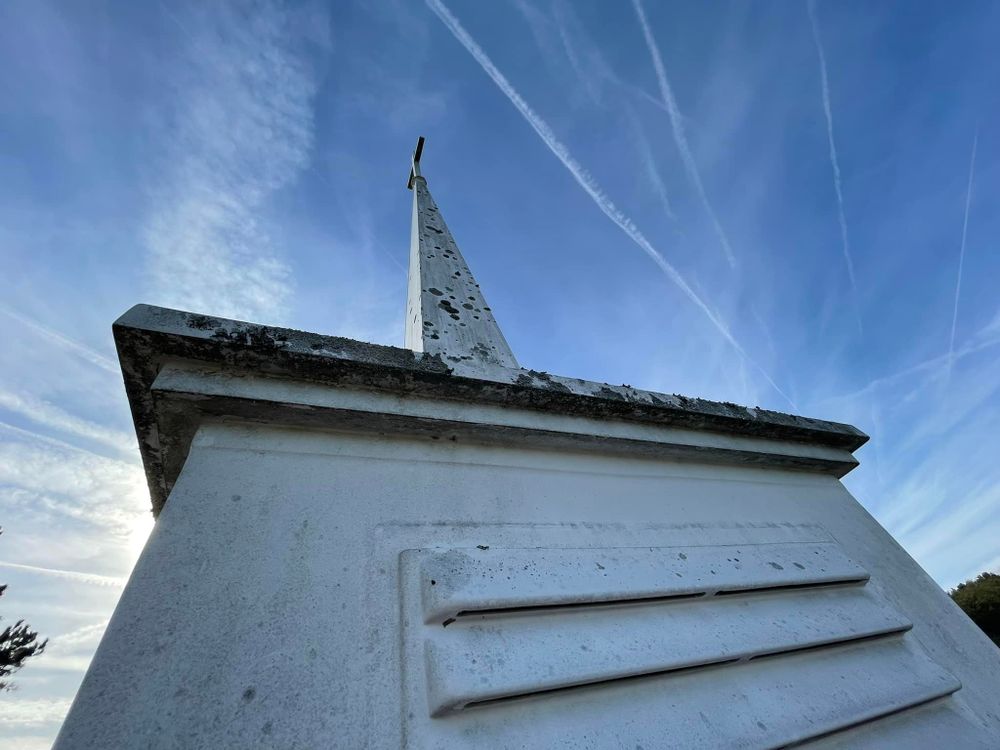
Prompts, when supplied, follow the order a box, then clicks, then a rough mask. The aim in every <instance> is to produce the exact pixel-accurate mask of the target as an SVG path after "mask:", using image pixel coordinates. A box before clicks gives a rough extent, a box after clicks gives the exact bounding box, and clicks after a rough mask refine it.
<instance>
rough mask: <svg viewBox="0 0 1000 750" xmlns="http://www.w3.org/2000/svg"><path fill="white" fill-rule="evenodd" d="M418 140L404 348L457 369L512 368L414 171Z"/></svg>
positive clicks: (511, 356) (497, 330) (500, 336)
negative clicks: (434, 355) (437, 356)
mask: <svg viewBox="0 0 1000 750" xmlns="http://www.w3.org/2000/svg"><path fill="white" fill-rule="evenodd" d="M423 146H424V139H423V137H421V138H420V139H419V140H418V141H417V148H416V150H415V151H414V152H413V162H412V167H411V169H410V179H409V180H408V182H407V187H409V188H410V189H411V190H412V191H413V224H412V230H411V234H410V277H409V290H408V294H407V303H406V347H407V348H408V349H412V350H414V351H418V352H420V351H423V352H429V353H432V354H440V355H441V356H442V358H443V359H444V360H445V362H447V363H448V365H449V366H451V367H452V368H453V369H455V370H457V371H459V372H463V371H464V372H467V373H470V374H475V373H476V372H483V371H485V370H488V369H490V368H491V367H497V366H500V367H515V368H516V367H518V364H517V360H516V359H515V358H514V353H513V352H512V351H511V350H510V347H509V346H508V345H507V340H506V339H504V337H503V334H502V333H501V332H500V327H499V326H498V325H497V322H496V320H494V319H493V313H492V312H491V310H490V308H489V306H488V305H487V303H486V298H485V297H484V296H483V293H482V292H481V291H480V289H479V284H477V283H476V279H475V277H473V275H472V272H471V271H470V270H469V267H468V265H466V263H465V258H463V257H462V253H461V252H460V251H459V249H458V245H457V244H455V240H454V239H453V238H452V236H451V232H450V231H449V230H448V225H447V224H445V223H444V218H443V217H442V216H441V212H440V211H438V207H437V204H435V203H434V199H433V198H432V197H431V194H430V191H429V190H428V189H427V181H426V180H425V179H424V178H423V176H421V174H420V155H421V152H422V151H423Z"/></svg>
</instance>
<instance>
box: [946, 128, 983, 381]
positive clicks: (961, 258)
mask: <svg viewBox="0 0 1000 750" xmlns="http://www.w3.org/2000/svg"><path fill="white" fill-rule="evenodd" d="M978 146H979V127H978V126H977V127H976V135H975V136H974V137H973V139H972V156H971V157H970V158H969V184H968V186H967V187H966V189H965V217H964V218H963V219H962V244H961V245H960V246H959V250H958V279H957V280H956V281H955V307H954V309H953V310H952V313H951V338H950V339H949V340H948V374H949V375H950V374H951V363H952V361H953V359H954V357H955V327H956V325H957V324H958V298H959V296H960V295H961V293H962V266H964V265H965V238H966V235H967V234H968V230H969V206H970V204H971V203H972V180H973V178H974V176H975V174H976V148H977V147H978Z"/></svg>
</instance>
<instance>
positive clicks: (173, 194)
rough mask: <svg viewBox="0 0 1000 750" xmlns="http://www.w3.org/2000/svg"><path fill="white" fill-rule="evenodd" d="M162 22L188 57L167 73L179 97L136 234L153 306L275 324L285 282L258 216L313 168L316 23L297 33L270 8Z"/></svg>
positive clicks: (207, 12)
mask: <svg viewBox="0 0 1000 750" xmlns="http://www.w3.org/2000/svg"><path fill="white" fill-rule="evenodd" d="M167 15H168V17H169V18H171V19H172V20H174V22H175V23H176V24H177V26H178V27H179V28H180V29H181V30H182V31H183V32H184V34H185V35H186V39H185V42H184V43H185V45H186V51H187V54H186V55H185V57H184V59H183V60H182V61H181V62H180V63H179V64H177V65H175V66H174V67H173V68H172V69H171V71H170V80H169V86H170V88H171V89H172V90H174V91H175V93H176V96H175V98H174V100H173V102H172V103H171V105H170V106H169V107H168V108H167V111H166V112H165V113H164V116H165V118H166V120H167V122H168V125H167V127H165V128H164V135H165V136H166V145H165V147H164V150H163V151H164V152H163V154H162V163H163V169H162V172H161V173H160V174H159V175H158V176H157V178H156V183H157V187H155V188H153V189H152V190H151V191H150V193H151V194H150V205H151V208H150V212H149V216H148V217H147V219H146V222H145V227H144V237H145V244H146V248H147V250H148V253H149V260H148V262H149V276H150V281H151V287H152V292H153V294H154V300H155V301H156V302H157V303H160V304H166V305H170V306H174V307H181V308H186V309H194V310H199V311H204V312H211V313H215V314H219V315H226V316H231V317H236V318H243V319H249V320H257V319H267V320H275V319H281V318H283V317H284V316H285V314H286V312H287V306H288V302H289V299H290V297H291V294H292V291H293V286H294V285H293V279H292V273H291V270H290V267H289V265H288V264H287V262H286V261H285V260H284V258H283V253H281V252H280V251H279V250H278V249H277V248H275V247H274V245H273V243H272V241H271V239H270V237H269V235H268V232H267V230H266V228H265V227H264V225H263V222H262V221H261V218H260V217H261V214H262V213H263V212H264V210H265V209H266V206H267V203H268V201H269V199H270V198H271V197H272V196H273V195H274V194H275V193H276V192H277V191H279V190H281V189H282V188H284V187H286V186H288V185H290V184H291V183H292V182H294V180H295V179H296V178H297V177H298V175H299V174H300V173H301V172H302V170H303V169H304V168H305V167H306V166H307V165H308V164H309V161H310V153H311V149H312V145H313V138H314V116H313V98H314V97H315V95H316V92H317V89H318V86H319V73H318V72H317V71H316V70H314V69H313V68H314V66H313V64H312V62H311V60H310V58H309V57H308V56H307V55H306V54H305V52H304V48H308V47H309V42H310V41H312V42H314V46H315V43H316V42H317V41H318V43H319V44H320V45H322V44H324V43H325V41H324V39H323V37H322V29H323V28H324V23H323V19H322V18H321V19H319V23H317V24H313V25H311V28H303V26H304V25H303V24H300V23H296V18H295V16H294V12H293V11H289V10H286V9H285V8H283V7H282V6H280V5H278V4H276V3H271V2H263V3H256V4H247V7H243V8H239V7H223V6H218V5H204V6H200V7H198V6H195V9H194V10H192V11H191V12H190V13H188V14H187V15H185V16H184V17H183V18H182V17H181V16H180V15H177V14H174V13H172V12H169V11H168V12H167ZM317 29H318V30H319V32H320V36H319V37H318V38H317V37H316V34H317ZM303 32H306V33H307V34H312V35H313V37H314V38H313V39H310V38H309V37H308V35H307V36H306V38H305V39H303V38H302V34H303Z"/></svg>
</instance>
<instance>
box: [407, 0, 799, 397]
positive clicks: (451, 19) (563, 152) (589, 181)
mask: <svg viewBox="0 0 1000 750" xmlns="http://www.w3.org/2000/svg"><path fill="white" fill-rule="evenodd" d="M426 2H427V5H428V7H429V8H430V9H431V10H432V11H434V13H435V14H436V15H437V16H438V18H440V19H441V21H442V22H443V23H444V25H445V26H446V27H448V31H450V32H451V34H452V36H454V37H455V39H456V40H457V41H458V42H459V44H461V45H462V46H463V47H465V49H466V51H467V52H468V53H469V54H470V55H472V57H473V58H475V60H476V62H477V63H479V66H480V67H481V68H482V69H483V71H484V72H485V73H486V74H487V75H488V76H489V77H490V78H491V79H492V80H493V82H494V83H495V84H496V85H497V87H498V88H499V89H500V90H501V91H502V92H503V93H504V95H505V96H506V97H507V98H508V99H509V100H510V102H511V104H513V105H514V106H515V107H516V108H517V110H518V112H520V113H521V115H522V117H524V119H525V120H527V122H528V124H529V125H531V127H532V128H533V129H534V131H535V132H536V133H537V134H538V136H539V137H540V138H541V139H542V140H543V141H544V142H545V145H546V146H548V148H549V150H550V151H551V152H552V153H553V154H554V155H555V156H556V158H558V159H559V161H561V162H562V164H563V166H564V167H566V169H567V170H568V171H569V173H570V174H571V175H573V179H575V180H576V182H577V184H578V185H579V186H580V187H582V188H583V190H584V191H585V192H586V193H587V195H589V196H590V198H591V200H592V201H594V203H595V204H597V207H598V208H600V209H601V211H602V212H603V213H604V215H605V216H607V217H608V218H609V219H611V221H613V222H614V223H615V224H617V225H618V227H619V229H621V230H622V231H623V232H625V234H626V235H628V237H629V239H631V240H632V241H633V242H634V243H635V244H636V245H638V246H639V247H640V248H641V249H642V251H643V252H645V253H646V255H648V256H649V257H650V259H651V260H652V261H653V262H654V263H656V265H657V266H659V268H660V270H661V271H663V273H664V274H666V276H667V278H669V279H670V280H671V281H673V282H674V284H676V285H677V287H678V288H679V289H680V290H681V291H682V292H683V293H684V295H685V296H686V297H687V298H688V299H689V300H691V302H693V303H694V304H695V305H696V306H697V307H698V309H699V310H701V311H702V312H703V313H704V314H705V316H706V317H707V318H708V319H709V321H711V323H712V325H713V326H715V328H716V329H717V330H718V331H719V333H721V334H722V336H723V338H725V339H726V341H728V342H729V344H730V345H731V346H732V347H733V348H734V349H735V350H736V351H737V352H738V353H739V354H740V356H742V357H743V358H744V359H746V361H747V362H748V363H749V364H751V365H752V366H753V367H754V368H755V369H756V370H758V371H759V372H760V373H761V374H762V375H763V376H764V378H765V379H766V380H767V382H768V383H769V384H770V385H771V387H772V388H774V390H775V391H777V392H778V393H779V394H780V395H781V396H782V398H784V399H785V400H786V401H788V403H789V404H791V405H792V408H797V407H796V406H795V402H794V401H792V399H790V398H789V397H788V396H787V395H786V394H785V392H784V391H782V390H781V388H779V387H778V385H777V383H775V382H774V379H773V378H772V377H771V376H770V374H768V372H767V371H766V370H765V369H764V368H763V367H761V366H760V365H759V364H757V363H756V362H755V361H754V360H753V359H752V358H751V357H750V355H749V354H747V352H746V350H744V349H743V347H742V346H741V345H740V343H739V342H738V341H737V340H736V339H735V338H734V337H733V335H732V333H730V332H729V326H728V325H726V323H725V321H724V320H722V318H721V317H719V316H718V315H716V314H715V313H714V312H713V311H712V310H711V309H710V308H709V307H708V305H707V304H705V302H704V301H703V300H702V299H701V297H699V296H698V295H697V293H696V292H695V291H694V290H693V289H692V288H691V286H690V285H689V284H688V283H687V281H685V279H684V277H683V276H681V274H680V272H679V271H678V270H677V269H676V268H674V267H673V266H672V265H671V264H670V263H669V262H667V260H666V259H665V258H664V257H663V256H662V255H661V254H660V253H659V251H658V250H657V249H656V248H654V247H653V246H652V245H651V244H650V242H649V240H647V239H646V237H645V236H644V235H643V234H642V232H641V231H640V230H639V228H638V227H637V226H636V225H635V223H634V222H633V221H632V220H631V219H630V218H628V216H626V215H625V214H623V213H622V212H621V211H620V210H619V209H618V208H617V206H615V204H614V203H613V202H612V201H611V199H610V198H608V197H607V196H606V195H605V194H604V192H603V191H602V190H601V187H600V185H599V184H598V183H597V181H596V180H595V179H594V178H593V177H592V176H591V175H590V173H589V172H587V170H585V169H584V168H583V167H582V166H581V165H580V163H579V162H578V161H576V159H574V158H573V156H572V154H570V152H569V149H567V148H566V146H564V145H563V144H562V143H561V142H560V141H559V140H558V139H557V138H556V137H555V134H554V133H553V132H552V128H550V127H549V125H548V123H546V122H545V120H543V119H542V118H541V117H539V116H538V115H537V114H536V113H535V111H534V110H533V109H532V108H531V107H530V106H529V105H528V103H527V102H526V101H524V99H522V98H521V95H520V94H518V93H517V91H515V90H514V87H513V86H512V85H511V84H510V82H509V81H508V80H507V79H506V78H505V77H504V75H503V74H502V73H501V72H500V71H499V70H497V68H496V66H495V65H494V64H493V62H492V60H490V58H489V57H488V56H487V55H486V53H485V52H483V50H482V48H480V46H479V45H478V44H476V42H475V40H474V39H473V38H472V37H471V36H469V33H468V32H467V31H466V30H465V28H464V27H463V26H462V24H461V23H459V21H458V19H457V18H455V16H453V15H452V14H451V11H449V10H448V8H447V7H445V5H444V3H442V2H441V0H426Z"/></svg>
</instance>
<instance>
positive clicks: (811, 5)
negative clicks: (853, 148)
mask: <svg viewBox="0 0 1000 750" xmlns="http://www.w3.org/2000/svg"><path fill="white" fill-rule="evenodd" d="M806 7H807V8H808V10H809V25H810V26H811V27H812V35H813V41H814V42H816V52H817V54H818V55H819V76H820V83H821V89H822V94H823V112H824V113H825V114H826V138H827V141H828V143H829V145H830V166H831V167H833V189H834V192H836V194H837V220H838V222H839V223H840V246H841V249H842V250H843V253H844V263H845V265H846V266H847V276H848V278H849V279H850V281H851V291H852V293H853V294H854V302H855V312H857V297H858V282H857V279H856V277H855V275H854V260H853V259H852V258H851V246H850V243H849V242H848V239H847V216H846V214H845V213H844V189H843V185H842V184H841V178H840V160H839V159H838V158H837V144H836V142H835V141H834V139H833V111H832V110H831V108H830V81H829V79H828V78H827V74H826V53H825V52H824V50H823V41H822V40H821V39H820V35H819V22H818V21H817V20H816V2H815V0H809V2H808V3H807V4H806ZM857 314H858V325H859V326H860V325H861V314H860V312H858V313H857Z"/></svg>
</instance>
